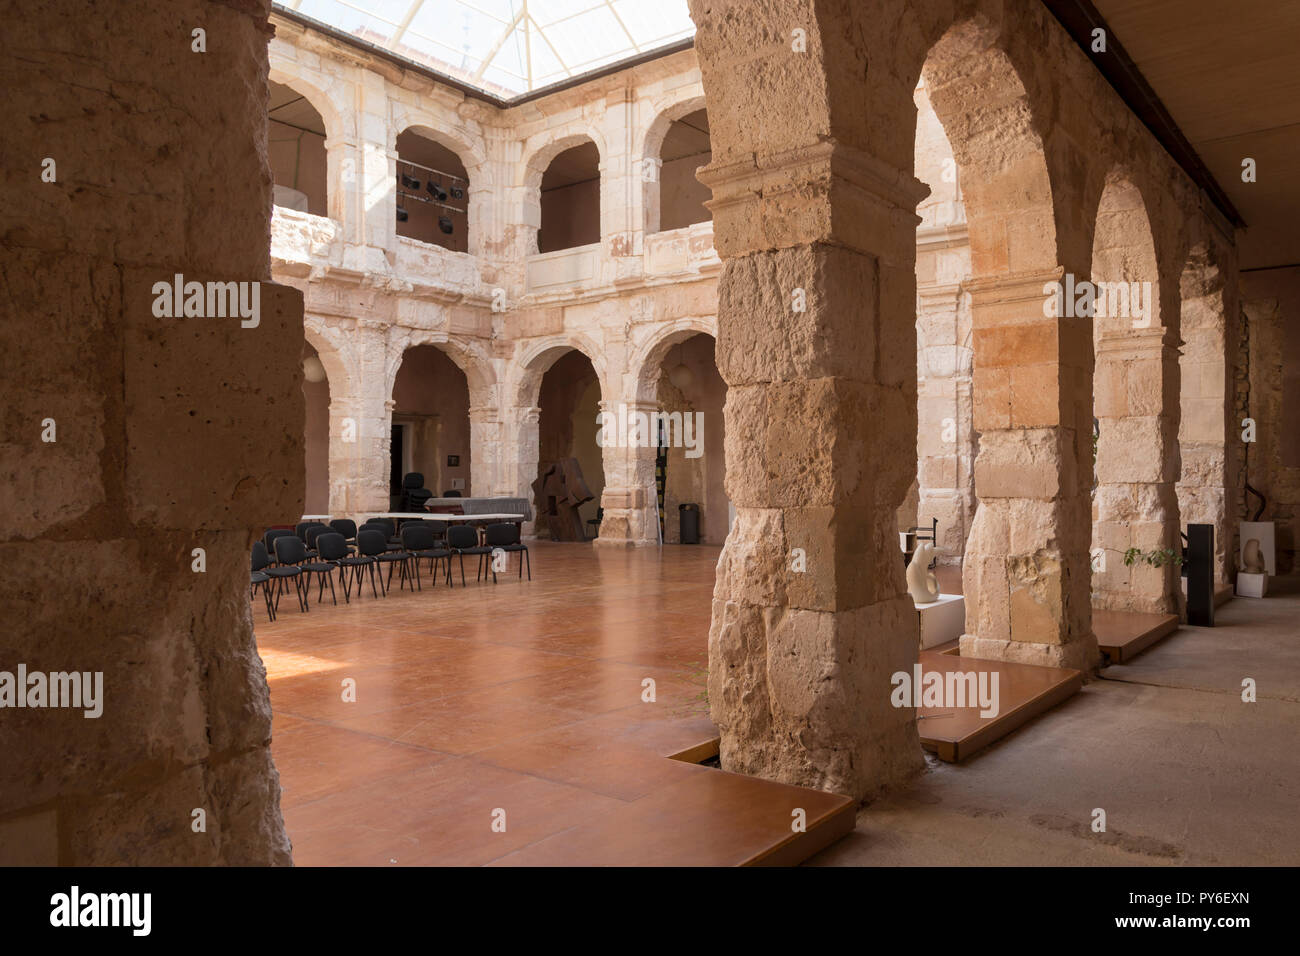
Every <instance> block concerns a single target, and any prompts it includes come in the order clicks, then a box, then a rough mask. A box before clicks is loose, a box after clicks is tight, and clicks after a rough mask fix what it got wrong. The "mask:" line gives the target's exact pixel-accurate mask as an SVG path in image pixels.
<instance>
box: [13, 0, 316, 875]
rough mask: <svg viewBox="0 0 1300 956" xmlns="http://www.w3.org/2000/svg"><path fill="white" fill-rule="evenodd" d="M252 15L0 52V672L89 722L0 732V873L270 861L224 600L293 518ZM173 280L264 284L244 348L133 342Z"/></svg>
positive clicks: (90, 16) (288, 335)
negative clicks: (199, 44) (85, 691)
mask: <svg viewBox="0 0 1300 956" xmlns="http://www.w3.org/2000/svg"><path fill="white" fill-rule="evenodd" d="M269 6H270V5H269V4H267V3H264V2H261V0H248V2H244V3H219V2H204V0H182V2H178V3H167V4H163V3H156V2H150V3H143V4H136V5H133V6H132V7H131V8H130V9H129V10H126V9H125V8H122V7H120V6H101V7H96V8H92V9H87V8H86V7H85V5H83V4H72V3H66V2H60V0H51V2H45V3H42V4H39V5H37V7H35V8H32V9H28V10H26V11H24V13H23V15H22V16H14V17H11V18H9V20H10V22H9V24H8V25H7V26H6V29H5V31H4V39H3V40H2V41H0V48H2V49H0V53H3V56H0V73H2V74H3V81H4V82H3V83H0V87H2V88H3V90H4V93H3V97H4V99H5V110H4V113H5V116H6V117H8V118H9V119H10V123H11V128H10V129H9V131H8V135H6V137H5V138H4V140H3V144H2V145H0V152H2V153H3V160H4V162H3V163H2V164H0V165H2V166H3V168H4V170H5V174H4V178H3V179H2V180H0V210H3V211H2V212H0V236H2V237H3V246H4V265H3V269H4V273H3V275H4V282H3V288H4V295H3V297H0V302H2V303H3V305H2V306H0V308H3V310H4V321H2V322H0V329H3V330H4V331H3V332H2V333H0V335H3V340H0V356H2V358H0V361H3V363H4V364H3V372H2V373H0V379H2V380H3V381H4V383H5V394H6V403H5V404H6V413H5V415H4V416H3V435H0V443H2V444H3V447H4V450H5V460H6V463H7V466H6V467H8V468H10V469H12V473H13V480H12V481H8V482H5V484H6V487H7V490H6V492H5V496H4V498H3V499H0V513H2V514H3V528H4V532H3V534H4V541H3V542H0V554H3V564H2V565H0V594H3V595H4V604H5V617H6V620H8V621H10V622H11V623H12V626H11V627H10V628H8V629H7V630H6V632H5V634H4V635H3V637H0V669H4V670H7V671H10V672H12V671H14V670H15V669H16V668H17V666H18V665H19V664H24V665H26V667H27V668H28V671H29V672H33V671H40V672H68V671H76V672H88V673H90V674H92V675H93V674H95V673H97V672H98V673H102V680H103V692H102V693H103V698H102V714H101V715H100V716H98V717H93V718H88V717H86V716H84V714H83V711H84V709H85V708H84V707H82V708H80V709H76V708H74V709H62V708H24V709H11V708H5V709H4V710H3V711H0V752H3V753H4V754H5V760H6V773H5V774H4V775H3V779H0V817H3V818H5V821H6V822H5V825H4V836H3V839H0V862H5V863H11V862H41V863H55V862H57V863H63V864H76V865H110V864H111V865H121V864H211V863H227V864H229V863H244V864H263V865H264V864H274V863H288V862H289V847H288V840H287V838H286V836H285V833H284V827H283V823H282V822H281V819H280V812H279V784H278V780H277V778H276V775H275V771H274V768H273V766H272V765H271V758H270V751H269V746H268V744H269V740H270V702H269V699H268V692H267V686H266V674H265V671H264V669H263V667H262V663H261V660H260V658H259V657H258V655H257V651H256V647H255V645H254V641H253V628H252V619H251V616H250V611H249V605H248V576H247V575H248V550H247V549H248V545H249V541H250V537H251V534H252V533H255V532H254V529H257V530H258V531H260V529H261V527H262V526H263V525H264V524H265V523H267V522H269V521H272V520H283V518H284V516H285V515H286V514H296V513H300V512H299V510H298V509H300V508H301V502H302V461H303V444H302V418H303V412H302V397H301V389H300V387H299V386H300V382H301V375H302V373H301V367H300V363H299V354H300V350H301V336H302V318H301V317H302V304H301V298H300V296H299V295H298V293H297V292H295V291H293V290H290V289H283V288H279V287H276V286H272V285H271V284H270V283H269V282H268V280H269V278H270V273H269V260H268V243H267V240H268V236H269V229H268V219H269V211H270V176H269V173H268V169H267V160H266V152H265V131H266V122H265V115H266V70H267V61H266V40H267V35H268V32H267V27H266V17H267V14H268V11H269ZM197 25H202V26H203V27H204V28H205V29H206V31H207V37H208V44H209V46H208V52H207V53H206V54H200V53H195V52H192V51H191V49H190V31H191V29H192V28H193V27H194V26H197ZM47 156H48V157H51V158H53V159H54V160H55V162H56V170H57V175H56V179H55V181H54V182H42V181H41V179H40V171H41V160H42V158H44V157H47ZM176 273H180V274H182V275H184V277H185V278H186V280H195V281H206V280H209V279H221V280H230V281H236V282H249V283H255V282H260V283H262V293H263V294H262V297H261V326H260V328H258V329H241V328H240V327H239V320H238V318H235V319H231V318H226V319H217V318H211V319H200V318H194V317H191V318H182V319H163V318H158V317H156V316H155V314H154V312H153V299H154V296H153V294H152V283H153V282H156V281H163V280H168V281H170V280H171V279H172V278H173V276H174V275H175V274H176ZM44 418H53V419H54V420H55V423H56V426H57V440H56V441H53V442H44V441H42V440H41V436H42V419H44ZM196 549H202V551H201V553H200V557H201V560H202V567H200V568H198V569H196V567H195V564H194V562H195V561H196V553H195V551H196ZM91 680H92V682H93V680H94V678H93V677H92V678H91ZM196 808H202V809H205V810H206V812H207V821H206V822H207V830H206V832H195V830H194V829H193V828H192V825H191V824H192V822H193V816H192V812H193V810H194V809H196ZM11 854H12V855H11Z"/></svg>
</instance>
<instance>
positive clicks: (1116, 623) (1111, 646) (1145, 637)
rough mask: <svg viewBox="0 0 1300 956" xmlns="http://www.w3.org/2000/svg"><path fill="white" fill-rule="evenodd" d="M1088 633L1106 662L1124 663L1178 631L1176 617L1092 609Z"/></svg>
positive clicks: (1175, 615) (1173, 615)
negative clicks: (1090, 626) (1095, 638)
mask: <svg viewBox="0 0 1300 956" xmlns="http://www.w3.org/2000/svg"><path fill="white" fill-rule="evenodd" d="M1092 630H1093V633H1094V634H1096V635H1097V646H1098V647H1099V648H1100V649H1101V652H1102V653H1103V654H1104V655H1106V659H1107V662H1108V663H1109V664H1124V663H1127V662H1128V661H1131V660H1132V659H1133V658H1135V657H1137V655H1139V654H1141V653H1142V652H1143V651H1145V650H1146V649H1147V648H1148V647H1150V646H1151V645H1152V644H1154V643H1156V642H1157V641H1159V640H1161V639H1163V638H1165V637H1168V636H1169V635H1170V634H1172V633H1173V632H1174V631H1176V630H1178V615H1177V614H1142V613H1137V612H1134V611H1106V610H1102V609H1100V608H1093V609H1092Z"/></svg>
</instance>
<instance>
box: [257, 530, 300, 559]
mask: <svg viewBox="0 0 1300 956" xmlns="http://www.w3.org/2000/svg"><path fill="white" fill-rule="evenodd" d="M292 535H294V532H292V531H290V530H289V529H288V528H268V529H267V531H266V534H264V535H262V546H263V547H265V548H266V553H267V555H268V558H267V560H269V561H273V562H274V561H275V560H276V559H275V539H276V538H283V537H285V536H292Z"/></svg>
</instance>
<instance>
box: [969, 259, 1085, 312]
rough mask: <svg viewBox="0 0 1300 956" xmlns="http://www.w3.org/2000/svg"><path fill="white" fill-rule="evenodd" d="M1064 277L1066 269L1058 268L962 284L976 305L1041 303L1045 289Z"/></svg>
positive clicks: (971, 280) (988, 277)
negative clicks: (1031, 301)
mask: <svg viewBox="0 0 1300 956" xmlns="http://www.w3.org/2000/svg"><path fill="white" fill-rule="evenodd" d="M1064 275H1065V267H1064V266H1056V267H1055V268H1053V269H1040V270H1036V271H1034V272H1018V273H1015V274H1012V275H1002V276H983V277H979V278H971V279H967V280H966V281H965V282H963V283H962V288H964V289H965V290H966V291H967V292H969V293H970V295H971V301H972V303H973V304H975V305H994V304H1002V303H1008V302H1027V301H1030V300H1033V299H1037V300H1038V301H1040V302H1041V301H1042V299H1043V295H1044V292H1043V287H1044V286H1046V285H1047V284H1048V283H1052V282H1060V281H1061V278H1062V277H1063V276H1064Z"/></svg>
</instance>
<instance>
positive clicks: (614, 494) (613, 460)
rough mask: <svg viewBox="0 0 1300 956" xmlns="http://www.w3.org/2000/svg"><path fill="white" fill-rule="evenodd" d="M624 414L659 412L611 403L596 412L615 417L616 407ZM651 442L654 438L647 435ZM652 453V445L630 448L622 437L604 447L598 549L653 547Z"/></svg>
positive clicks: (648, 405)
mask: <svg viewBox="0 0 1300 956" xmlns="http://www.w3.org/2000/svg"><path fill="white" fill-rule="evenodd" d="M620 405H622V406H623V408H624V409H625V410H626V415H627V416H628V417H629V418H631V416H633V415H636V414H637V413H638V412H639V413H642V414H644V415H646V416H647V421H649V420H650V419H649V416H650V415H652V414H653V413H654V412H657V411H658V410H659V406H658V404H657V403H655V402H642V401H636V400H631V401H614V402H606V401H602V402H601V403H600V410H601V411H602V412H608V413H610V414H611V415H613V416H615V419H616V420H617V418H618V414H619V406H620ZM650 440H651V442H652V443H653V442H654V440H655V436H654V435H651V437H650ZM655 453H656V449H655V447H654V445H653V444H650V445H646V446H638V445H630V444H629V443H628V442H627V441H626V435H623V436H620V438H619V442H618V443H617V444H615V445H610V446H606V447H605V448H604V454H603V455H602V456H601V459H602V463H603V465H604V468H605V490H604V491H603V492H602V493H601V496H600V506H601V507H602V508H604V509H605V511H604V517H603V519H602V520H601V524H600V536H599V537H598V538H597V539H596V544H597V545H598V546H601V547H629V546H634V545H647V544H657V543H658V541H659V532H658V530H657V529H656V527H655V521H656V517H655Z"/></svg>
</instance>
